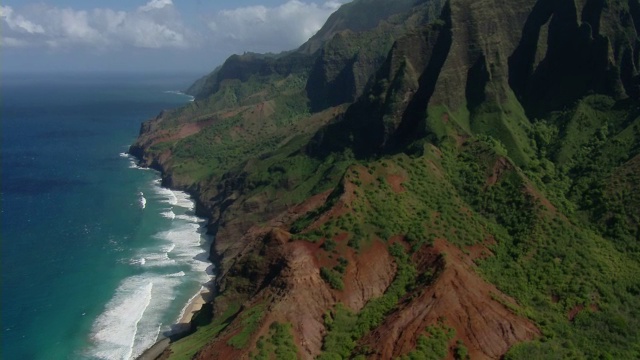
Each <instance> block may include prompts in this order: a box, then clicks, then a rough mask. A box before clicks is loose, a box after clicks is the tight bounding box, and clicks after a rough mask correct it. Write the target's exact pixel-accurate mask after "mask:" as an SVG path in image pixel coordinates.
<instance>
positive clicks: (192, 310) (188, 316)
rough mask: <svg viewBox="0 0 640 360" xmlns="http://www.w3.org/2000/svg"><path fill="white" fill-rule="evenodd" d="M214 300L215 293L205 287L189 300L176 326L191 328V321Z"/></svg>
mask: <svg viewBox="0 0 640 360" xmlns="http://www.w3.org/2000/svg"><path fill="white" fill-rule="evenodd" d="M212 299H213V292H212V291H211V289H210V288H209V287H208V286H206V285H203V286H202V288H200V291H198V292H197V293H196V294H195V295H193V296H192V297H191V299H189V301H188V302H187V304H186V305H185V306H184V307H183V308H182V311H180V316H179V317H178V321H177V322H176V324H175V325H178V326H180V325H189V326H191V320H193V317H194V316H195V314H196V313H198V311H200V310H201V309H202V306H203V305H204V304H206V303H208V302H210V301H211V300H212Z"/></svg>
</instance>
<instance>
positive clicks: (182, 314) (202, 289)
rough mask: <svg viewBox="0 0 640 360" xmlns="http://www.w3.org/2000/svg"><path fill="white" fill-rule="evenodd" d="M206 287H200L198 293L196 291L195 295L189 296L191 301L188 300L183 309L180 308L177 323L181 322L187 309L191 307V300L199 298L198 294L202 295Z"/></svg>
mask: <svg viewBox="0 0 640 360" xmlns="http://www.w3.org/2000/svg"><path fill="white" fill-rule="evenodd" d="M205 290H206V288H205V287H204V286H202V287H200V290H198V292H197V293H195V295H193V296H192V297H191V298H189V301H187V303H186V304H185V305H184V306H183V307H182V310H180V315H178V318H177V319H176V323H179V322H180V321H181V320H182V317H183V316H184V314H185V313H186V312H187V309H188V308H189V305H191V302H192V301H193V300H194V299H195V298H197V297H198V296H200V294H201V293H202V292H203V291H205Z"/></svg>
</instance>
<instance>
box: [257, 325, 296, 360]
mask: <svg viewBox="0 0 640 360" xmlns="http://www.w3.org/2000/svg"><path fill="white" fill-rule="evenodd" d="M256 347H257V349H258V350H257V354H255V355H252V356H251V358H252V359H255V360H271V359H273V360H296V359H298V349H297V347H296V344H295V342H294V340H293V336H292V335H291V324H280V323H277V322H274V323H272V324H271V326H269V333H268V334H267V336H266V337H261V338H260V339H259V340H258V344H257V346H256Z"/></svg>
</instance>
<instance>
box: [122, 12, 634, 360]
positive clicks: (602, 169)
mask: <svg viewBox="0 0 640 360" xmlns="http://www.w3.org/2000/svg"><path fill="white" fill-rule="evenodd" d="M638 24H640V3H639V2H638V1H637V0H608V1H605V0H553V1H552V0H517V1H514V0H510V1H507V0H480V1H478V0H475V1H472V0H449V1H440V0H431V1H430V0H422V1H397V2H396V1H388V0H356V1H354V2H352V3H350V4H347V5H344V6H343V7H342V8H341V9H340V10H338V11H337V12H336V13H335V14H334V15H332V16H331V17H330V18H329V20H328V21H327V24H326V25H325V26H324V27H323V29H321V30H320V31H319V32H318V34H317V35H316V36H314V37H313V38H311V39H310V40H309V42H308V43H306V44H304V45H303V46H302V47H300V48H299V49H297V50H295V51H292V52H288V53H283V54H280V55H275V56H271V55H270V56H265V55H258V54H245V55H242V56H232V57H231V58H229V59H228V60H227V61H226V62H225V63H224V64H223V65H222V66H221V67H220V68H218V69H216V70H215V71H214V72H212V73H211V74H209V75H208V76H207V77H205V78H203V79H201V80H199V81H198V82H197V83H196V84H194V86H193V87H192V88H191V90H190V91H191V93H192V94H194V95H195V96H196V98H197V100H196V101H195V102H193V103H192V104H190V105H188V106H186V107H184V108H181V109H178V110H174V111H170V112H163V113H161V114H160V115H159V116H158V117H157V118H155V119H152V120H149V121H148V122H146V123H144V124H143V125H142V128H141V131H140V136H139V138H138V140H137V141H136V143H135V144H133V145H132V147H131V149H130V152H131V154H133V155H135V156H136V157H138V158H139V159H140V161H141V163H142V164H144V165H146V166H151V167H154V168H158V169H159V170H161V171H162V173H163V183H164V184H165V185H167V186H171V187H177V188H180V189H184V190H187V191H189V192H190V193H192V194H193V195H194V196H195V197H196V198H197V199H198V209H199V211H200V212H201V213H202V214H206V215H207V216H208V217H209V218H210V231H211V232H212V233H213V234H215V236H216V240H215V243H214V245H213V248H212V256H211V257H212V259H213V260H214V261H215V262H216V265H217V267H218V271H219V274H218V277H217V280H216V283H217V287H218V288H217V289H216V290H217V297H216V298H215V299H214V301H213V320H212V321H211V322H204V323H202V322H200V323H198V324H197V326H198V329H197V331H196V332H195V333H194V334H193V335H190V336H187V337H185V338H184V339H181V340H179V341H177V342H175V343H173V344H172V345H171V346H170V347H169V349H168V350H167V351H166V352H165V354H164V355H163V356H165V357H167V358H174V357H175V358H191V357H193V358H201V359H208V358H231V357H234V358H236V357H237V358H249V357H251V358H253V357H256V358H264V359H267V358H273V355H272V354H276V358H305V359H311V358H318V357H319V358H321V359H333V358H362V357H364V358H376V359H377V358H379V359H388V358H397V357H403V358H404V357H406V358H429V359H431V358H434V359H435V358H456V359H463V358H472V359H496V358H502V357H504V358H508V359H515V358H564V357H578V358H580V357H586V358H597V357H614V358H634V357H638V356H640V348H638V346H637V344H639V343H640V332H639V330H638V329H640V314H639V313H638V311H637V309H639V308H640V299H639V298H638V294H639V293H640V280H639V279H638V278H637V276H635V274H637V271H638V270H640V261H638V260H640V257H639V256H640V225H639V224H640V220H638V215H637V214H638V213H640V209H639V208H638V205H639V202H638V201H637V196H635V195H633V194H637V192H635V191H634V189H636V188H637V183H638V182H637V181H635V182H634V180H633V179H636V178H637V177H638V176H640V175H639V173H638V170H639V169H640V167H638V166H637V164H638V156H639V155H638V154H640V119H639V115H640V106H639V105H640V104H639V103H638V100H639V99H638V96H639V95H640V92H639V88H638V86H639V77H638V72H639V70H640V56H638V54H640V41H639V38H638V26H640V25H638Z"/></svg>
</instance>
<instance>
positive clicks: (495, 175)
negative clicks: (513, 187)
mask: <svg viewBox="0 0 640 360" xmlns="http://www.w3.org/2000/svg"><path fill="white" fill-rule="evenodd" d="M511 169H513V165H512V164H511V163H510V162H509V160H507V159H506V158H503V157H500V158H498V159H497V160H496V162H495V164H493V169H492V170H491V175H490V176H489V178H488V179H487V183H486V186H487V187H489V186H493V185H495V184H496V183H497V182H498V180H499V179H500V176H502V174H503V173H504V172H505V171H507V170H511Z"/></svg>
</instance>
